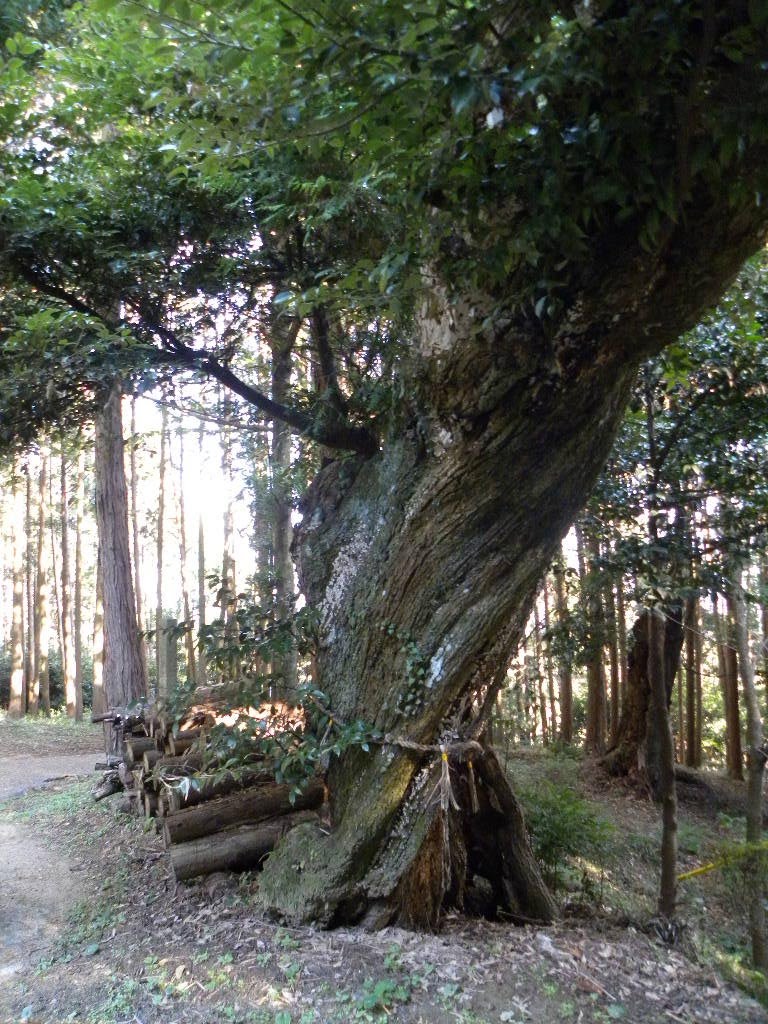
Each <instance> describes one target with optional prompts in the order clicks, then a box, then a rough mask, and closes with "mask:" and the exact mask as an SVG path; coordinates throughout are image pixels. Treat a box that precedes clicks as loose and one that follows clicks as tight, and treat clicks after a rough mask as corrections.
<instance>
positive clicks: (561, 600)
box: [554, 545, 573, 743]
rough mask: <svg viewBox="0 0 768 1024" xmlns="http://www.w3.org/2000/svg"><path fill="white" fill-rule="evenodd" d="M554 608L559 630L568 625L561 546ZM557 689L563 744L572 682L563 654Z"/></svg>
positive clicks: (569, 733) (569, 731)
mask: <svg viewBox="0 0 768 1024" xmlns="http://www.w3.org/2000/svg"><path fill="white" fill-rule="evenodd" d="M554 574H555V608H556V611H557V624H558V627H559V629H560V630H561V631H562V630H565V629H566V628H567V625H568V602H567V598H566V591H565V560H564V558H563V549H562V545H561V546H560V549H559V551H558V556H557V558H556V560H555V565H554ZM557 674H558V689H559V692H560V739H561V740H562V741H563V743H572V742H573V681H572V676H571V663H570V658H569V657H568V656H567V654H565V652H563V653H562V654H561V656H560V658H559V659H558V668H557Z"/></svg>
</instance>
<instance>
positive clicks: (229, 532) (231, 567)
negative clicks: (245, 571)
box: [219, 391, 237, 627]
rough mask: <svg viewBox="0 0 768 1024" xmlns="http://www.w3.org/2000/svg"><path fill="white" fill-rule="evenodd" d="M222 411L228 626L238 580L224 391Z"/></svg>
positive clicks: (223, 613) (224, 617)
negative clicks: (223, 424)
mask: <svg viewBox="0 0 768 1024" xmlns="http://www.w3.org/2000/svg"><path fill="white" fill-rule="evenodd" d="M222 410H223V417H224V420H225V423H226V424H227V425H226V426H225V427H224V429H223V430H222V432H221V473H222V477H223V479H224V487H225V490H226V498H225V503H224V523H223V526H224V539H223V548H222V556H221V591H220V595H219V597H220V603H221V607H220V611H219V618H220V619H221V621H222V622H224V623H226V624H227V626H228V627H229V626H230V625H231V623H232V622H233V621H234V614H235V608H236V603H235V598H236V594H237V581H236V579H235V554H234V537H235V520H234V508H233V502H232V490H233V486H234V484H233V479H232V428H231V426H230V425H229V424H230V423H231V421H232V400H231V397H230V394H229V392H228V391H227V392H225V394H224V398H223V401H222Z"/></svg>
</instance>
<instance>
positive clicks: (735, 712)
mask: <svg viewBox="0 0 768 1024" xmlns="http://www.w3.org/2000/svg"><path fill="white" fill-rule="evenodd" d="M722 624H723V644H722V648H723V668H724V672H725V674H724V677H723V703H724V710H725V761H726V768H727V770H728V775H729V776H730V778H732V779H738V780H743V778H744V756H743V753H742V747H741V712H740V708H739V663H738V655H737V651H736V636H735V632H734V622H733V616H732V614H731V613H730V612H729V610H728V609H726V614H725V616H724V618H723V620H722Z"/></svg>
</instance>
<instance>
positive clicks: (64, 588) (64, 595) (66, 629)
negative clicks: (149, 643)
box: [60, 451, 82, 718]
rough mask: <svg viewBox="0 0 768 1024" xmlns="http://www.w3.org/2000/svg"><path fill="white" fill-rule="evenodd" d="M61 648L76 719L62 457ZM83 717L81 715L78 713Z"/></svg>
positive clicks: (71, 712)
mask: <svg viewBox="0 0 768 1024" xmlns="http://www.w3.org/2000/svg"><path fill="white" fill-rule="evenodd" d="M60 480H61V648H62V652H63V655H64V660H63V663H62V670H63V675H64V697H65V700H66V704H67V715H68V716H69V717H70V718H77V705H78V700H77V680H76V679H75V649H74V645H73V643H72V575H71V570H70V557H69V488H68V479H67V460H66V456H65V454H64V452H63V451H62V453H61V475H60ZM80 717H82V712H81V713H80Z"/></svg>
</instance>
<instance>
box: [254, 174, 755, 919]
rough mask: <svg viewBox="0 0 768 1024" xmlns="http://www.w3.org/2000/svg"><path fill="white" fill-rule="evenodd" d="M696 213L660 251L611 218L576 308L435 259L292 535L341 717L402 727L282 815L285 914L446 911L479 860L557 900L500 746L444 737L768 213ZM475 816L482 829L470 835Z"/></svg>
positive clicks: (277, 873)
mask: <svg viewBox="0 0 768 1024" xmlns="http://www.w3.org/2000/svg"><path fill="white" fill-rule="evenodd" d="M699 204H700V205H699ZM694 213H696V215H695V216H694V215H693V214H694ZM688 214H689V215H688V216H687V217H686V218H685V220H684V222H683V221H682V220H681V221H680V222H678V223H677V224H675V225H672V224H670V225H669V229H668V232H667V234H666V235H665V239H664V245H663V247H660V248H659V249H658V251H655V252H653V253H651V252H647V251H643V250H642V247H641V246H639V245H638V244H637V240H636V239H635V238H633V237H632V230H633V229H632V228H631V227H628V228H626V229H621V230H617V233H616V235H615V236H614V237H613V241H612V244H608V243H607V242H606V244H604V245H602V246H601V247H600V248H599V250H598V249H595V250H594V253H593V256H592V257H591V262H590V265H589V266H583V267H580V268H579V270H578V272H575V271H574V276H573V278H572V282H573V291H572V293H571V294H570V295H569V296H568V299H567V303H566V306H565V308H564V311H563V312H562V313H561V314H558V315H557V316H555V317H553V319H552V320H551V321H547V322H546V323H542V322H541V321H540V320H539V319H538V318H537V317H536V316H534V315H533V313H530V312H526V311H525V308H523V307H522V306H519V307H517V309H516V312H515V313H509V312H507V311H503V312H502V311H500V307H499V303H498V301H496V300H493V299H490V300H487V299H486V298H485V297H484V296H482V295H475V294H473V295H468V294H467V293H466V292H465V293H464V294H463V295H459V296H449V294H448V291H447V289H445V288H443V287H442V286H441V285H440V284H439V283H436V282H435V281H434V280H430V279H429V278H428V275H427V273H426V272H425V278H424V292H425V294H424V303H423V308H422V316H421V321H420V324H419V329H418V334H417V339H416V341H415V343H414V345H413V347H412V349H411V351H410V366H409V367H405V368H404V370H403V378H404V379H403V380H400V381H398V388H399V390H398V394H400V395H402V396H407V403H410V404H407V403H406V399H405V398H404V399H403V403H404V405H403V407H401V413H402V415H401V418H400V421H399V423H398V424H397V431H396V432H395V431H393V436H392V437H391V438H390V439H389V441H388V443H387V444H386V445H385V446H384V447H383V449H382V450H381V451H379V452H377V453H375V454H373V455H369V454H367V453H366V454H364V455H360V456H356V457H350V458H348V459H344V460H339V461H335V462H332V463H330V464H328V465H327V466H325V468H324V469H322V470H321V471H320V473H319V474H318V476H317V477H316V479H315V481H314V482H313V484H312V486H311V488H310V489H309V492H308V495H307V497H306V500H305V503H304V509H303V511H304V519H303V523H302V525H301V527H300V529H299V530H298V532H297V537H296V541H295V550H296V554H297V562H298V569H299V578H300V584H301V587H302V590H303V592H304V594H305V595H306V597H307V600H308V602H309V603H310V604H311V605H313V606H314V607H315V609H316V610H317V613H318V619H319V625H318V634H317V650H316V659H315V662H316V669H317V675H316V679H317V683H318V686H319V687H320V689H322V690H323V691H324V693H325V694H327V696H328V700H329V702H330V705H331V708H332V711H333V714H334V716H335V717H336V718H337V719H338V720H339V721H341V722H351V721H353V720H357V719H360V720H362V721H364V722H367V723H369V724H371V725H373V726H375V727H376V728H378V729H379V730H381V732H382V733H385V734H388V736H389V739H388V740H387V742H385V743H383V744H382V745H381V746H372V747H371V749H370V750H369V751H363V750H362V749H360V748H352V749H350V750H348V751H347V752H346V753H344V754H343V755H342V756H341V757H339V758H338V759H336V760H335V761H333V762H332V763H331V765H330V769H329V775H328V783H329V789H330V797H331V801H330V802H331V814H332V830H331V832H330V834H325V833H324V832H322V831H318V830H317V829H316V828H315V827H314V826H311V825H309V826H308V825H304V826H300V827H298V828H297V829H295V830H294V831H292V832H291V833H289V835H288V836H287V837H286V838H285V840H284V841H283V842H282V843H281V844H280V845H279V846H278V848H277V849H276V851H275V852H274V853H273V854H272V856H271V857H270V859H269V861H268V862H267V865H266V868H265V871H264V873H263V877H262V880H261V885H260V893H259V898H260V900H261V902H262V905H263V907H264V908H265V909H267V910H269V911H271V912H273V913H275V914H277V915H279V916H281V917H283V918H285V919H288V920H291V921H308V920H315V921H318V922H322V923H324V924H333V923H343V922H348V921H354V920H360V919H364V920H366V921H367V922H368V923H369V924H370V925H371V926H380V925H382V924H385V923H387V922H389V921H400V922H402V923H404V924H410V925H414V924H415V925H420V926H433V925H434V924H435V923H436V922H437V920H438V917H439V913H440V910H441V908H442V907H443V906H445V905H446V904H451V903H453V904H455V905H461V904H462V902H463V900H464V894H465V892H466V883H467V882H468V881H470V880H471V879H472V878H473V876H475V875H477V876H480V877H484V878H486V879H488V881H490V883H491V888H492V890H493V891H494V894H495V895H494V899H495V901H496V906H497V908H501V909H502V910H505V911H507V912H509V913H513V914H515V915H517V916H519V917H525V918H535V919H547V918H550V917H551V916H552V915H553V913H554V907H553V904H552V901H551V898H550V897H549V895H548V893H547V891H546V889H545V887H544V885H543V883H542V881H541V877H540V875H539V873H538V870H537V868H536V865H535V863H534V862H533V858H532V856H531V852H530V848H529V846H528V844H527V840H526V838H525V834H524V829H523V824H522V815H521V814H520V811H519V807H518V805H517V802H516V801H515V798H514V795H513V794H512V791H511V789H510V788H509V785H508V783H507V781H506V779H505V777H504V775H503V774H502V772H501V770H500V769H499V768H498V764H497V762H496V761H495V758H494V756H493V754H492V752H491V751H486V750H485V749H483V752H482V753H476V754H474V755H473V756H474V758H475V761H476V764H475V766H474V767H473V768H472V769H471V770H470V768H469V765H468V761H467V759H466V757H465V756H464V755H465V751H466V746H465V745H463V744H462V743H459V744H456V745H454V744H453V740H454V739H456V738H458V739H459V740H462V741H466V740H468V739H470V738H473V739H474V738H477V736H479V735H481V734H482V730H483V728H484V725H485V721H486V714H487V713H485V712H481V713H480V715H479V717H478V718H477V719H476V720H475V721H474V722H472V720H471V715H470V709H471V708H472V699H473V698H478V697H479V698H481V700H482V699H483V698H485V700H486V702H488V699H489V698H492V697H494V696H495V693H496V687H497V686H499V685H501V682H502V675H501V673H500V672H499V666H501V665H505V664H506V663H507V659H508V657H509V655H510V653H511V652H512V651H513V650H514V649H515V647H516V645H517V643H518V641H519V639H520V636H521V632H522V628H523V624H524V622H525V621H526V618H527V616H528V613H529V611H530V609H531V604H532V601H533V598H534V595H535V592H536V589H537V586H538V584H539V581H540V580H541V577H542V575H543V573H544V571H545V569H546V567H547V565H548V564H549V562H550V560H551V558H552V556H553V554H554V552H555V550H556V548H557V544H558V542H559V540H560V538H561V537H562V535H563V534H564V532H565V530H566V528H567V527H568V525H569V524H570V523H571V522H572V521H573V519H574V517H575V515H576V513H577V511H578V510H579V508H580V506H581V505H582V503H583V501H584V499H585V498H586V496H587V494H588V492H589V489H590V487H591V486H592V484H593V482H594V480H595V477H596V475H597V473H598V471H599V469H600V467H601V465H602V463H603V461H604V459H605V457H606V454H607V451H608V449H609V446H610V443H611V440H612V437H613V434H614V431H615V429H616V425H617V423H618V420H619V417H620V415H621V413H622V410H623V406H624V403H625V400H626V397H627V394H628V390H629V385H630V381H631V380H632V378H633V376H634V373H635V370H636V367H637V365H638V363H639V361H640V360H641V359H642V358H645V357H647V356H649V355H651V354H653V352H655V351H658V350H659V349H660V348H661V347H663V345H665V344H667V343H669V342H670V341H672V340H673V339H674V338H676V337H677V336H678V335H679V334H680V333H681V331H682V330H684V329H686V328H687V327H689V326H691V325H692V324H693V323H694V322H695V321H696V319H697V317H698V315H699V313H700V312H701V310H702V309H703V308H705V307H706V306H707V305H708V304H711V303H713V302H714V301H716V299H717V297H718V295H719V294H720V292H721V290H722V288H723V286H724V284H725V283H726V282H727V281H728V280H729V278H730V277H732V276H733V275H734V274H735V272H736V270H737V269H738V267H739V266H740V264H741V262H742V261H743V259H744V258H745V257H746V256H747V255H748V254H749V253H750V252H752V251H754V250H755V248H756V247H757V245H758V244H759V239H760V238H761V237H762V234H763V233H764V229H765V219H766V218H765V215H764V213H763V211H762V208H761V210H760V211H759V212H757V213H756V212H755V206H754V203H753V202H752V201H751V200H750V201H749V203H745V204H744V205H743V206H734V205H733V204H732V203H730V202H729V199H728V197H727V196H713V195H711V194H709V193H706V192H705V191H702V193H701V195H697V196H696V197H694V198H692V199H691V202H690V203H689V205H688ZM526 308H527V307H526ZM404 741H406V743H407V744H414V743H415V744H417V745H419V744H420V745H422V749H419V748H418V747H416V748H414V747H413V746H412V745H406V743H404ZM438 742H443V743H444V744H448V748H447V749H445V751H444V753H445V754H446V757H447V761H443V760H442V758H441V752H440V748H439V747H437V748H436V746H435V745H436V744H437V743H438ZM423 747H426V748H427V749H426V750H425V749H423ZM470 771H471V774H470ZM446 776H448V778H450V780H451V783H452V787H451V788H452V790H453V793H454V796H455V797H456V801H457V803H458V809H456V808H455V807H454V806H453V804H452V803H451V801H450V800H449V799H448V793H447V786H446ZM472 779H474V780H475V785H474V786H473V785H472V782H471V780H472ZM465 791H466V792H467V793H469V794H470V800H469V804H468V805H467V803H466V802H465V801H464V798H463V796H462V794H463V793H464V792H465ZM473 792H474V797H475V798H476V799H475V798H472V797H471V794H472V793H473ZM456 794H459V795H458V796H456ZM438 798H441V799H438ZM446 800H447V803H448V807H447V809H444V807H445V802H446ZM493 815H497V816H498V817H497V818H496V819H494V817H493ZM478 822H481V823H482V825H483V831H484V835H485V836H486V837H490V838H491V839H492V842H488V841H485V842H482V843H480V844H478V843H473V838H472V836H473V831H475V833H477V831H480V830H477V829H476V827H475V828H474V830H473V825H474V826H476V825H477V823H478ZM486 822H488V826H487V827H486ZM491 824H493V826H494V827H493V828H491V827H490V826H491Z"/></svg>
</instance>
